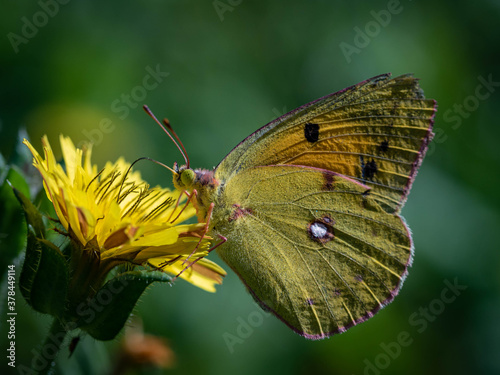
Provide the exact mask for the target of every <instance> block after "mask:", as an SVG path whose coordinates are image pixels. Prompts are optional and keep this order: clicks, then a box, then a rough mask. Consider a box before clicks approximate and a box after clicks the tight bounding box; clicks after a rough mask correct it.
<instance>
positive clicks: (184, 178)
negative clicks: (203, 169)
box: [181, 169, 196, 186]
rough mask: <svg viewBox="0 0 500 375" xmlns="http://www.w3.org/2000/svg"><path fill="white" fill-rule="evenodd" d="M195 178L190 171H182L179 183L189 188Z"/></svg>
mask: <svg viewBox="0 0 500 375" xmlns="http://www.w3.org/2000/svg"><path fill="white" fill-rule="evenodd" d="M195 177H196V174H195V173H194V171H193V170H192V169H184V170H183V171H182V172H181V182H182V184H183V185H184V186H191V185H193V182H194V178H195Z"/></svg>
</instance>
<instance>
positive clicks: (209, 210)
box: [183, 190, 215, 264]
mask: <svg viewBox="0 0 500 375" xmlns="http://www.w3.org/2000/svg"><path fill="white" fill-rule="evenodd" d="M195 193H196V190H193V195H194V194H195ZM195 201H196V200H195ZM195 201H193V205H194V202H195ZM214 206H215V204H214V203H213V202H212V203H210V206H209V208H208V212H207V218H206V223H205V226H204V227H203V229H202V230H201V234H200V240H199V241H198V244H197V245H196V247H195V248H194V250H193V251H192V252H191V254H189V256H188V257H187V258H186V259H185V260H184V262H183V264H185V263H186V262H187V261H188V260H189V258H191V256H192V255H193V254H194V253H195V252H196V250H198V247H199V246H200V244H201V241H202V240H203V238H204V237H205V235H206V234H207V232H208V228H209V226H210V218H211V217H212V211H213V210H214Z"/></svg>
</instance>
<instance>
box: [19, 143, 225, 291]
mask: <svg viewBox="0 0 500 375" xmlns="http://www.w3.org/2000/svg"><path fill="white" fill-rule="evenodd" d="M60 142H61V148H62V152H63V159H64V165H65V167H64V168H63V165H61V164H59V163H57V162H56V159H55V157H54V153H53V151H52V148H51V146H50V144H49V141H48V139H47V137H46V136H44V137H43V138H42V144H43V149H44V154H45V158H42V157H41V156H40V155H39V154H38V152H37V151H36V150H35V148H34V147H33V146H32V145H31V144H30V143H29V142H28V141H27V140H24V143H25V144H26V145H27V146H28V147H29V149H30V151H31V153H32V154H33V157H34V163H33V164H34V166H35V167H36V168H37V169H38V170H39V172H40V173H41V175H42V178H43V181H44V188H45V192H46V194H47V196H48V198H49V199H50V201H51V202H52V204H53V205H54V209H55V211H56V213H57V216H58V219H59V221H60V223H61V225H62V226H63V227H64V229H65V230H66V233H67V234H68V236H69V237H70V238H71V242H72V243H73V244H74V246H73V247H74V248H77V249H79V251H80V253H79V255H78V254H72V262H73V263H75V262H76V263H77V264H75V265H74V269H75V270H76V274H77V275H78V273H81V271H82V269H81V268H82V267H80V272H78V267H79V264H78V262H81V263H86V264H93V266H91V268H92V270H93V271H92V272H93V273H94V274H95V275H96V276H95V277H96V278H97V279H98V282H102V281H103V280H104V278H105V276H106V274H107V273H108V272H109V270H111V269H112V268H113V267H115V266H116V265H119V264H123V263H129V264H133V265H143V264H149V265H151V266H153V267H155V268H159V269H162V270H163V271H165V272H168V273H172V274H179V273H180V272H181V271H182V270H183V269H184V268H185V267H186V264H184V261H185V260H186V259H188V258H190V259H198V258H202V259H200V260H199V261H198V262H197V263H195V264H193V266H192V267H190V268H189V269H188V270H186V271H185V272H183V273H182V274H181V275H180V277H181V278H184V279H186V280H187V281H189V282H191V283H193V284H194V285H196V286H198V287H200V288H202V289H205V290H208V291H215V287H214V285H215V284H216V283H218V284H220V283H221V281H222V276H224V275H225V271H224V270H223V269H222V268H221V267H219V266H218V265H216V264H215V263H213V262H211V261H209V260H207V259H204V258H203V257H204V256H206V255H207V253H208V249H209V247H210V239H209V238H206V237H204V238H200V234H199V233H201V229H202V228H203V227H204V224H203V223H197V224H185V221H186V220H187V219H189V218H191V217H193V216H194V215H195V209H194V208H193V207H192V205H191V204H188V205H185V204H184V203H182V202H183V200H185V198H183V197H181V196H180V194H181V193H180V192H178V191H176V190H174V191H170V190H168V189H164V188H160V187H154V188H150V187H149V185H148V184H147V183H145V182H144V181H143V180H142V179H141V176H140V173H139V172H136V171H132V170H131V168H130V167H131V165H130V164H129V163H126V162H125V161H124V160H123V159H122V158H120V159H118V161H117V162H115V163H110V162H108V163H107V164H106V165H105V166H104V168H103V169H101V170H98V168H97V166H96V165H92V164H91V161H90V156H91V147H90V146H89V147H86V148H85V147H84V148H83V149H78V148H75V146H74V145H73V143H72V141H71V140H70V138H68V137H64V136H62V135H61V136H60ZM193 252H194V253H193ZM83 259H85V261H83ZM89 259H92V260H91V261H89ZM96 264H97V265H96Z"/></svg>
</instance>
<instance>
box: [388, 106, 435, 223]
mask: <svg viewBox="0 0 500 375" xmlns="http://www.w3.org/2000/svg"><path fill="white" fill-rule="evenodd" d="M427 100H432V102H433V103H434V107H433V109H434V113H433V114H432V116H431V119H430V121H429V127H428V128H427V133H426V135H425V137H424V138H423V139H422V145H421V146H420V150H419V152H418V156H417V158H416V159H415V161H414V162H413V166H412V170H411V172H410V176H409V179H408V183H407V184H406V186H405V188H404V191H403V194H402V195H401V200H400V201H399V204H398V207H397V210H396V211H395V213H398V212H400V211H401V209H402V208H403V206H404V205H405V203H406V200H407V199H408V195H409V194H410V190H411V187H412V185H413V182H414V181H415V177H417V172H418V169H419V168H420V166H421V165H422V161H423V160H424V157H425V154H426V153H427V150H428V149H429V143H430V142H431V141H432V138H434V133H433V132H432V129H433V127H434V122H435V119H436V113H437V107H438V105H437V101H436V100H435V99H427ZM405 224H406V223H405Z"/></svg>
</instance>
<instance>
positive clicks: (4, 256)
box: [0, 167, 29, 284]
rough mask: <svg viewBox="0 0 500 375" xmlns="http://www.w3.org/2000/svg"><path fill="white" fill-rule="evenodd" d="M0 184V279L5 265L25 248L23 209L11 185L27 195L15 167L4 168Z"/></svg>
mask: <svg viewBox="0 0 500 375" xmlns="http://www.w3.org/2000/svg"><path fill="white" fill-rule="evenodd" d="M0 174H2V175H3V181H2V183H1V185H0V213H1V214H0V280H1V281H2V284H3V281H5V280H4V276H5V274H6V272H7V267H8V265H10V264H14V263H15V261H16V259H17V258H18V257H19V255H20V254H21V253H22V252H23V251H24V249H25V248H26V234H27V229H26V222H25V217H24V215H23V210H22V208H21V206H20V205H19V202H18V201H17V199H16V196H15V194H14V192H13V190H12V187H11V186H16V187H17V188H18V189H19V191H23V192H24V193H26V194H28V195H29V188H28V185H27V184H26V181H24V178H23V177H22V175H21V174H20V173H19V172H18V171H17V170H16V169H15V168H12V167H11V168H8V169H7V171H6V170H5V169H4V170H3V173H0Z"/></svg>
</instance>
